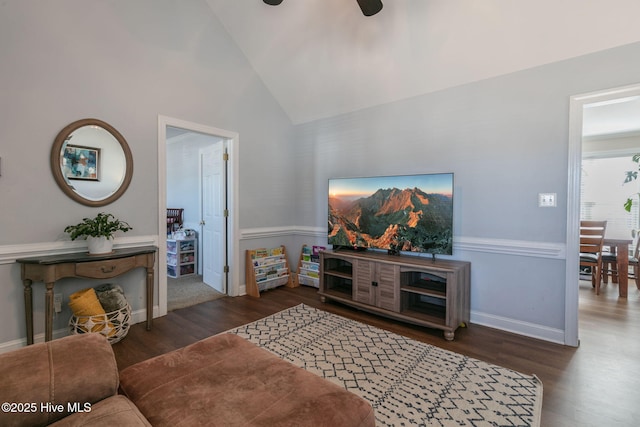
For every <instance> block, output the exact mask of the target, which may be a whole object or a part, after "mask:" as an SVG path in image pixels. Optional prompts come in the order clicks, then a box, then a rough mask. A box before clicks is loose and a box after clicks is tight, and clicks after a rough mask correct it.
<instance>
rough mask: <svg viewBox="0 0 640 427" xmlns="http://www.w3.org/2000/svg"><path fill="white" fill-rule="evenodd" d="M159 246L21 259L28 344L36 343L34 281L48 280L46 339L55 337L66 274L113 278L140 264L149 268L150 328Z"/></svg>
mask: <svg viewBox="0 0 640 427" xmlns="http://www.w3.org/2000/svg"><path fill="white" fill-rule="evenodd" d="M156 250H157V248H156V247H155V246H144V247H139V248H126V249H116V250H115V251H113V252H112V253H110V254H101V255H89V254H88V253H71V254H61V255H48V256H41V257H30V258H21V259H17V260H16V262H18V263H20V264H21V266H20V267H21V274H22V284H23V285H24V307H25V318H26V323H27V345H30V344H33V294H32V290H31V285H32V283H33V282H44V284H45V286H46V292H45V341H51V339H52V338H53V311H54V308H53V287H54V285H55V282H56V281H57V280H59V279H62V278H65V277H82V278H86V279H110V278H112V277H116V276H120V275H121V274H124V273H126V272H128V271H130V270H133V269H134V268H137V267H142V268H145V269H146V271H147V330H150V329H151V326H152V322H153V284H154V270H153V267H154V262H155V253H156Z"/></svg>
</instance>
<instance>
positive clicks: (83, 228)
mask: <svg viewBox="0 0 640 427" xmlns="http://www.w3.org/2000/svg"><path fill="white" fill-rule="evenodd" d="M131 229H132V227H131V226H130V225H129V224H127V223H126V222H124V221H120V220H119V219H118V218H116V217H115V216H113V215H112V214H108V213H104V212H100V213H99V214H98V215H96V216H95V218H83V219H82V222H81V223H79V224H76V225H68V226H66V227H65V229H64V231H65V233H69V236H70V237H71V240H76V239H77V238H79V237H85V238H86V239H87V242H88V243H89V253H90V254H104V253H110V252H112V249H113V235H114V233H115V232H116V231H122V232H125V233H126V232H127V231H129V230H131Z"/></svg>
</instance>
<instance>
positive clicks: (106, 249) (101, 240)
mask: <svg viewBox="0 0 640 427" xmlns="http://www.w3.org/2000/svg"><path fill="white" fill-rule="evenodd" d="M87 242H88V244H89V253H90V254H92V255H97V254H110V253H111V252H113V239H108V238H106V237H104V236H100V237H91V236H88V237H87Z"/></svg>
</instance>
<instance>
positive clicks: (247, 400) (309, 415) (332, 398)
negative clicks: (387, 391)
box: [120, 334, 375, 427]
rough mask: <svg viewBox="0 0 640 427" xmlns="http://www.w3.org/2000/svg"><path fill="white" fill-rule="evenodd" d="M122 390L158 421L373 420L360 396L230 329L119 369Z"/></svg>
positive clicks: (314, 425)
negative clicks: (230, 331) (227, 332)
mask: <svg viewBox="0 0 640 427" xmlns="http://www.w3.org/2000/svg"><path fill="white" fill-rule="evenodd" d="M120 388H121V391H122V392H123V393H124V394H126V395H127V396H128V397H129V398H130V399H131V400H132V401H133V402H134V403H135V405H136V406H137V407H138V409H140V412H142V414H143V415H144V416H145V417H146V418H147V419H148V420H149V422H150V423H151V424H152V425H154V426H157V427H160V426H171V427H176V426H204V425H206V426H282V427H284V426H309V427H319V426H331V427H339V426H350V427H359V426H374V424H375V419H374V415H373V409H372V408H371V406H370V405H369V403H368V402H366V401H365V400H364V399H362V398H360V397H359V396H357V395H355V394H353V393H351V392H349V391H347V390H345V389H344V388H342V387H340V386H338V385H336V384H333V383H331V382H329V381H328V380H325V379H323V378H321V377H319V376H317V375H314V374H312V373H310V372H307V371H305V370H304V369H301V368H298V367H296V366H295V365H293V364H291V363H289V362H287V361H285V360H282V359H280V358H279V357H277V356H275V355H274V354H272V353H270V352H268V351H266V350H264V349H261V348H259V347H257V346H256V345H254V344H252V343H250V342H249V341H247V340H245V339H243V338H241V337H239V336H237V335H233V334H222V335H217V336H213V337H210V338H207V339H205V340H202V341H198V342H197V343H194V344H192V345H189V346H187V347H185V348H182V349H180V350H176V351H173V352H170V353H167V354H164V355H161V356H158V357H155V358H153V359H149V360H146V361H144V362H140V363H138V364H136V365H133V366H130V367H128V368H125V369H124V370H122V371H121V372H120Z"/></svg>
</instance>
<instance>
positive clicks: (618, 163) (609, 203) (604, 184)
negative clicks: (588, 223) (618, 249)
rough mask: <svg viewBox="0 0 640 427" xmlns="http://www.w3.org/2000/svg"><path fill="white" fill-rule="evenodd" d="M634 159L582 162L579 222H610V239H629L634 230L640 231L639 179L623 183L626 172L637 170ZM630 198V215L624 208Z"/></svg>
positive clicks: (586, 159) (602, 159)
mask: <svg viewBox="0 0 640 427" xmlns="http://www.w3.org/2000/svg"><path fill="white" fill-rule="evenodd" d="M631 156H632V155H631V154H629V155H625V156H622V157H604V158H585V159H582V187H581V189H580V219H584V220H603V219H605V220H607V236H608V237H611V238H616V237H617V238H627V239H629V238H631V230H633V229H640V222H639V215H638V193H640V179H638V180H634V181H631V182H629V183H627V184H624V178H625V174H626V172H627V171H631V170H638V164H637V163H634V162H633V161H632V160H631ZM629 197H631V198H632V199H633V206H632V208H631V213H629V212H627V211H626V210H625V209H624V203H625V202H626V200H627V198H629Z"/></svg>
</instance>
